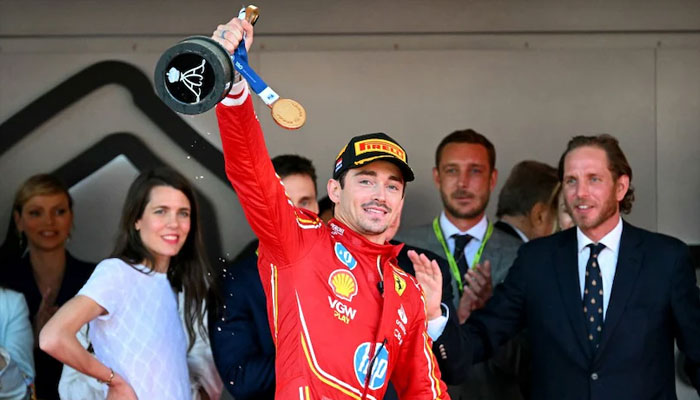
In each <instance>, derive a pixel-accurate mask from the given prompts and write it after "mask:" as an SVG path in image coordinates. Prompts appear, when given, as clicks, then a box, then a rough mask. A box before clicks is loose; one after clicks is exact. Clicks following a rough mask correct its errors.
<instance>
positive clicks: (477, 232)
mask: <svg viewBox="0 0 700 400" xmlns="http://www.w3.org/2000/svg"><path fill="white" fill-rule="evenodd" d="M488 226H489V222H488V220H487V219H486V215H484V216H483V217H481V220H479V222H477V223H476V225H474V226H472V227H471V228H469V229H467V230H466V231H460V230H459V228H457V227H456V226H454V224H452V222H450V220H449V219H447V216H446V215H445V211H442V212H441V213H440V229H442V236H443V237H444V238H445V240H446V241H447V249H448V250H450V254H454V251H455V239H454V238H453V237H452V235H454V234H455V233H457V234H460V235H464V234H467V235H469V236H471V237H472V239H471V240H470V241H469V243H467V245H466V246H464V256H465V257H467V265H468V266H469V267H471V266H472V265H473V261H474V257H475V256H476V253H477V252H478V251H479V247H481V242H482V241H483V240H484V236H486V229H487V228H488ZM455 261H458V260H455Z"/></svg>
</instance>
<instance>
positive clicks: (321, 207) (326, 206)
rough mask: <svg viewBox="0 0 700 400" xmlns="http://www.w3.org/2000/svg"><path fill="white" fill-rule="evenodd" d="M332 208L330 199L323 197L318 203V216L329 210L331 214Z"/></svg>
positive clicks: (333, 206) (333, 205)
mask: <svg viewBox="0 0 700 400" xmlns="http://www.w3.org/2000/svg"><path fill="white" fill-rule="evenodd" d="M333 208H335V204H333V202H332V201H331V198H330V197H328V196H324V197H323V198H322V199H321V200H319V201H318V215H321V214H323V213H324V212H326V211H329V210H330V211H331V212H333Z"/></svg>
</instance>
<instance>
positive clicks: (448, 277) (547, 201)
mask: <svg viewBox="0 0 700 400" xmlns="http://www.w3.org/2000/svg"><path fill="white" fill-rule="evenodd" d="M440 152H442V154H440V155H439V156H438V158H437V159H436V165H435V169H434V178H435V184H436V186H437V187H438V191H439V195H440V197H441V198H442V201H443V205H444V210H443V212H442V213H441V215H440V216H438V217H436V218H435V220H436V221H438V225H437V226H442V228H440V229H442V230H443V231H444V233H443V237H444V238H448V239H446V240H445V243H440V241H439V240H438V236H436V235H435V234H434V232H433V230H434V226H435V224H434V221H433V222H431V223H430V224H428V225H426V226H418V227H412V228H409V229H406V230H402V231H401V232H400V235H398V236H397V239H398V240H395V241H392V243H397V244H398V243H406V244H405V247H404V249H403V253H404V254H403V255H399V256H398V265H399V266H400V267H402V268H404V269H405V270H407V272H409V273H413V271H412V264H411V263H410V261H409V260H408V257H407V256H406V255H405V252H406V251H407V250H408V249H410V248H414V249H419V251H421V252H423V253H428V254H429V257H430V258H431V259H435V260H437V261H438V263H439V264H440V268H441V271H442V272H443V282H444V283H445V285H444V286H443V291H442V303H443V304H445V305H446V306H448V307H449V309H450V310H451V312H450V315H451V316H452V318H459V317H460V315H461V313H460V311H459V310H460V307H463V306H464V304H460V299H461V298H462V297H463V296H464V290H465V289H466V290H468V291H469V290H470V289H469V288H470V287H480V285H485V282H484V274H480V273H478V269H473V270H472V271H474V272H473V273H472V274H471V275H470V274H468V272H469V270H468V269H467V268H468V267H467V266H469V265H472V266H475V265H477V264H479V261H480V260H479V258H477V257H480V258H481V260H483V261H487V260H488V261H489V264H490V271H489V277H490V280H491V281H492V282H491V285H492V286H496V285H498V284H499V283H502V282H503V281H504V280H505V277H506V275H507V273H508V270H509V268H510V267H511V265H512V264H513V262H514V260H515V258H516V253H517V250H518V248H519V247H520V246H521V245H522V244H523V243H526V242H529V241H531V240H534V239H537V238H540V237H544V236H548V235H551V234H553V233H556V232H558V231H561V230H566V229H570V228H572V227H573V226H574V224H573V220H572V217H571V214H570V210H569V209H568V208H567V206H566V203H565V202H564V196H563V191H562V182H561V179H560V178H559V176H558V170H557V168H555V167H552V166H550V165H547V164H545V163H542V162H538V161H532V160H526V161H522V162H519V163H517V164H516V165H515V166H514V167H513V169H512V170H511V171H510V174H509V176H508V177H507V178H506V180H505V184H504V185H503V187H502V189H501V191H500V193H499V194H498V197H497V211H496V218H495V219H494V220H491V219H490V218H488V217H486V215H485V210H486V207H487V205H488V203H489V200H490V198H491V194H492V191H493V189H494V187H495V186H496V181H497V177H498V174H497V171H496V169H495V149H493V145H491V143H490V141H488V139H487V138H486V137H484V136H483V135H481V134H479V133H477V132H475V131H473V130H465V131H456V132H454V133H452V134H451V135H448V136H447V137H446V138H445V139H444V140H443V141H442V142H441V143H440V146H439V147H438V153H440ZM272 162H273V165H274V167H275V171H276V172H277V174H278V175H279V177H280V179H281V181H282V183H283V184H284V186H285V190H286V192H287V194H288V196H289V199H290V201H291V202H292V203H293V204H294V206H296V207H299V208H304V209H307V210H309V211H312V212H313V213H317V214H318V215H319V216H322V219H323V221H324V222H327V221H328V220H329V219H330V217H331V216H332V215H333V203H332V202H330V201H329V199H328V197H323V198H321V199H318V197H319V196H318V192H317V179H316V172H315V168H314V166H313V164H312V162H311V161H310V160H309V159H307V158H305V157H302V156H298V155H281V156H277V157H275V158H274V159H273V160H272ZM192 193H193V192H192V188H191V186H190V184H189V183H188V182H187V180H186V179H185V178H184V177H182V176H181V175H179V174H178V173H177V172H175V171H173V170H170V169H168V168H160V169H156V170H153V171H147V172H144V173H143V174H141V175H140V176H139V177H138V178H137V179H136V181H135V182H134V184H133V185H132V187H131V189H130V191H129V195H128V196H127V199H128V200H127V203H126V204H125V206H124V211H123V215H122V218H123V219H122V222H121V224H120V235H119V239H118V242H119V243H118V244H117V246H116V250H115V252H114V253H113V254H112V258H108V259H106V260H104V261H102V262H101V263H100V264H99V265H98V267H97V269H96V268H95V265H94V264H91V263H88V262H83V261H81V260H78V259H77V258H75V257H73V256H72V255H71V254H70V253H69V252H68V251H67V250H66V243H67V242H68V240H69V237H70V232H71V229H72V220H73V202H72V199H71V196H70V193H69V192H68V190H67V188H66V187H65V186H64V185H63V184H62V183H61V181H60V180H59V179H58V178H56V177H55V176H52V175H48V174H40V175H35V176H32V177H30V178H29V179H28V180H27V181H25V182H24V183H23V184H22V185H21V186H20V188H19V189H18V190H17V194H16V196H15V201H14V204H13V218H12V226H13V227H14V230H15V232H14V233H15V235H16V236H13V237H8V238H7V240H6V245H5V246H4V254H3V264H2V266H1V267H0V287H1V288H0V309H1V310H2V311H3V312H2V313H0V355H1V356H2V357H0V363H1V364H0V370H3V371H4V372H3V374H2V382H3V386H2V392H0V393H2V394H3V398H18V399H21V398H25V396H27V395H28V393H31V392H34V393H35V394H36V396H37V398H39V399H57V398H59V397H60V398H61V399H78V398H79V399H100V398H105V396H106V393H107V392H106V390H107V387H108V386H106V385H104V384H102V383H100V382H99V381H97V380H95V379H92V378H89V377H87V376H86V375H83V374H82V373H83V372H89V371H95V370H101V371H98V372H93V373H91V374H90V375H99V376H103V378H102V381H103V382H107V383H109V384H110V385H111V386H110V387H114V388H116V389H115V390H133V391H136V390H137V388H138V390H139V392H138V393H139V398H165V397H162V396H161V394H163V393H167V391H168V390H172V388H173V387H175V388H177V390H180V392H181V393H180V394H178V395H172V398H190V397H191V398H193V399H217V398H219V396H220V395H221V393H222V390H223V389H222V383H223V386H224V387H225V389H226V390H227V391H228V392H229V393H231V394H232V395H233V396H234V398H236V399H265V398H269V399H272V398H274V393H275V362H274V360H275V347H274V344H273V339H272V336H271V333H270V327H269V324H268V315H267V312H266V306H265V296H264V293H263V288H262V284H261V282H260V277H259V274H258V269H257V251H256V250H257V248H258V244H257V241H254V242H252V243H250V244H248V245H247V246H245V247H244V249H243V250H242V251H241V252H240V253H239V255H238V256H236V257H235V259H234V260H233V261H232V262H231V263H230V264H229V265H228V266H227V267H226V268H224V269H223V271H217V272H215V273H214V275H211V274H207V273H206V272H211V271H210V270H209V268H210V267H209V263H208V262H207V261H206V259H205V256H204V253H203V252H202V249H201V243H200V241H201V239H200V237H199V235H200V233H199V230H200V229H202V228H204V229H206V227H200V226H199V224H198V219H197V205H196V199H195V197H194V196H193V194H192ZM448 213H449V214H450V215H451V216H455V217H456V220H457V221H458V223H460V224H461V226H460V227H456V226H455V227H454V228H449V227H447V225H448V223H449V222H448V220H447V218H446V215H447V214H448ZM149 216H153V217H152V219H153V221H148V219H149ZM412 219H415V217H412ZM423 219H425V218H423ZM441 219H442V220H441ZM167 221H171V222H167ZM183 221H187V222H186V223H185V222H183ZM137 222H139V223H137ZM399 222H400V218H398V219H396V222H395V223H394V224H393V226H392V229H393V232H394V233H396V232H397V231H398V230H399V229H398V228H399ZM149 230H152V231H149ZM162 230H165V231H162ZM453 231H454V232H467V234H469V235H470V236H471V238H470V239H469V240H468V241H467V243H465V244H463V245H460V244H459V239H458V238H457V236H458V235H459V234H458V233H452V232H453ZM144 234H145V235H144ZM148 235H172V240H171V242H172V243H171V244H172V247H171V248H156V247H157V245H154V247H153V248H151V247H149V238H148ZM390 236H393V234H392V235H390ZM137 237H138V238H140V240H138V239H137ZM12 240H14V241H16V245H12V244H10V243H9V242H10V241H12ZM414 246H417V247H414ZM444 246H446V248H445V247H444ZM455 247H461V248H458V249H457V250H455ZM181 251H183V252H185V253H186V254H187V258H182V257H178V254H179V253H180V252H181ZM446 255H447V257H446ZM450 256H452V257H453V259H452V261H453V264H454V265H455V266H457V269H458V270H459V273H458V274H456V273H453V272H454V271H451V269H450V263H449V262H448V260H447V258H449V257H450ZM402 257H403V261H402ZM172 259H177V263H178V264H177V265H173V266H171V265H170V263H171V260H172ZM455 261H456V262H455ZM171 268H172V269H171ZM211 276H216V277H218V279H211V280H209V281H207V280H206V278H207V277H211ZM458 276H459V277H463V278H461V279H464V280H465V281H464V282H462V283H463V284H464V285H460V284H458V282H459V281H458V280H457V278H456V277H458ZM198 279H199V280H198ZM209 289H211V290H212V293H213V294H209V298H210V299H214V301H212V302H211V303H210V304H209V307H208V313H209V316H208V323H207V325H208V328H206V329H205V327H204V322H203V321H204V319H205V318H206V311H205V310H206V309H207V304H206V302H205V301H204V299H205V297H206V296H207V291H208V290H209ZM110 292H111V293H110ZM185 293H188V294H189V295H190V296H189V299H188V298H187V297H188V296H186V295H185ZM193 293H196V294H194V295H193ZM76 295H79V296H77V297H76ZM193 296H196V297H193ZM71 299H72V300H71ZM178 299H179V300H178ZM130 302H133V304H132V303H130ZM66 303H68V304H67V305H66V306H65V307H64V308H63V309H62V311H61V312H60V313H59V314H58V315H57V316H56V318H54V319H53V320H52V323H51V324H49V325H48V326H47V327H46V330H45V333H44V336H45V337H46V339H45V340H44V341H43V342H42V340H40V335H39V333H40V332H41V331H42V329H43V328H44V327H45V325H47V322H48V321H49V320H50V319H51V318H52V317H54V315H56V313H57V310H58V309H59V308H60V307H61V306H63V305H64V304H66ZM80 303H85V304H80ZM187 304H188V305H189V306H186V305H187ZM482 306H483V304H482V305H478V306H472V307H471V308H472V309H476V308H480V307H482ZM472 309H470V310H469V311H472ZM76 316H79V318H76ZM459 319H460V320H459V323H464V322H465V320H464V319H463V318H459ZM120 320H123V321H120ZM188 324H189V326H188ZM88 326H89V327H90V328H88ZM81 328H83V330H82V332H80V330H81ZM90 330H92V333H91V334H89V332H90ZM111 330H114V332H110V331H111ZM81 333H82V336H81ZM188 336H189V339H188ZM114 338H119V339H120V342H121V343H115V342H114V340H115V339H114ZM163 338H167V341H164V340H163ZM210 340H211V342H210ZM42 343H43V344H42ZM210 345H211V347H210ZM434 351H435V353H436V354H437V355H438V357H440V354H441V350H440V347H439V346H435V349H434ZM531 352H532V349H531V348H530V347H529V346H528V340H527V335H526V333H522V334H520V335H518V336H517V337H515V338H513V339H512V340H510V341H509V342H508V343H506V344H504V345H503V346H502V347H501V348H500V349H499V350H498V351H496V354H495V355H494V356H493V357H492V358H490V359H489V360H488V361H486V362H484V363H478V364H475V365H474V366H472V367H471V369H470V370H469V371H470V372H469V373H468V374H465V373H464V372H466V369H465V370H464V371H460V370H459V368H457V369H453V370H452V371H453V372H452V373H453V374H455V375H457V376H451V375H450V371H451V370H448V369H444V368H443V378H446V379H447V380H448V381H449V382H459V381H461V383H459V384H457V385H451V386H450V392H451V394H452V396H453V398H464V399H474V398H477V399H520V398H522V399H528V398H532V397H531V394H530V393H531V388H530V378H531V374H532V363H531V358H532V354H531ZM442 354H443V355H444V349H443V351H442ZM166 356H167V357H166ZM166 358H167V360H168V361H167V362H166V361H165V360H166ZM99 360H103V362H106V363H109V365H110V367H106V364H105V365H100V364H101V363H100V361H99ZM63 363H65V364H66V365H65V366H64V364H63ZM165 364H167V365H168V366H169V367H168V368H167V369H163V368H162V366H163V365H165ZM214 366H215V367H214ZM454 371H456V372H454ZM62 373H63V377H62ZM161 374H162V376H161ZM156 377H157V379H156ZM59 380H60V384H59ZM168 381H171V384H167V383H166V382H168ZM125 382H129V384H128V385H125ZM154 382H161V383H164V385H163V386H159V385H154ZM120 388H121V389H120ZM153 391H155V392H153ZM154 393H157V394H158V395H156V394H154ZM185 394H186V395H185ZM149 396H155V397H149ZM395 396H396V394H395V393H394V392H392V391H391V390H389V392H388V393H387V395H386V397H385V398H387V399H391V398H396V397H395ZM167 397H168V398H170V395H168V396H167Z"/></svg>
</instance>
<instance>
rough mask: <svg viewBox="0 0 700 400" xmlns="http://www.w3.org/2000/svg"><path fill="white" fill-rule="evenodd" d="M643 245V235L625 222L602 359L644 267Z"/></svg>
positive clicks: (602, 347) (603, 341) (602, 342)
mask: <svg viewBox="0 0 700 400" xmlns="http://www.w3.org/2000/svg"><path fill="white" fill-rule="evenodd" d="M641 244H642V240H641V235H640V234H639V231H638V230H637V228H635V227H633V226H632V225H630V224H628V223H626V222H625V223H624V225H623V227H622V237H621V238H620V254H619V255H618V257H617V268H615V278H613V287H612V292H611V293H610V302H609V303H608V309H607V311H606V313H605V325H604V326H603V337H602V338H601V342H600V349H599V350H598V352H597V357H600V354H602V353H603V351H605V345H606V344H607V342H608V341H609V340H610V337H611V336H612V334H613V332H614V331H615V327H616V326H617V324H618V323H619V322H620V317H622V312H623V311H624V310H625V306H626V305H627V301H628V300H629V297H630V294H631V293H632V290H633V289H634V285H635V283H636V282H637V277H638V276H639V270H640V268H641V266H642V257H641V253H642V250H641V249H640V247H641ZM597 357H596V358H597Z"/></svg>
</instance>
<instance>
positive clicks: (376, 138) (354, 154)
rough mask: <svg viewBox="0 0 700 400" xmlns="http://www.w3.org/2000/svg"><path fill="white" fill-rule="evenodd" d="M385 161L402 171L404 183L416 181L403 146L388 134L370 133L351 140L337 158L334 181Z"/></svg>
mask: <svg viewBox="0 0 700 400" xmlns="http://www.w3.org/2000/svg"><path fill="white" fill-rule="evenodd" d="M377 160H384V161H389V162H392V163H394V164H396V166H398V167H399V169H401V172H402V173H403V180H404V182H410V181H412V180H413V179H414V176H413V170H411V167H409V166H408V156H407V155H406V151H405V150H404V149H403V147H401V145H399V144H398V142H396V140H394V139H392V138H391V137H389V135H387V134H386V133H381V132H378V133H368V134H366V135H360V136H355V137H354V138H352V139H350V142H348V144H347V145H345V147H343V149H342V150H340V153H338V156H337V157H336V158H335V168H334V169H333V179H336V180H337V179H338V178H339V177H340V175H342V173H343V172H345V171H347V170H350V169H353V168H358V167H361V166H362V165H365V164H367V163H370V162H373V161H377Z"/></svg>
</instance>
